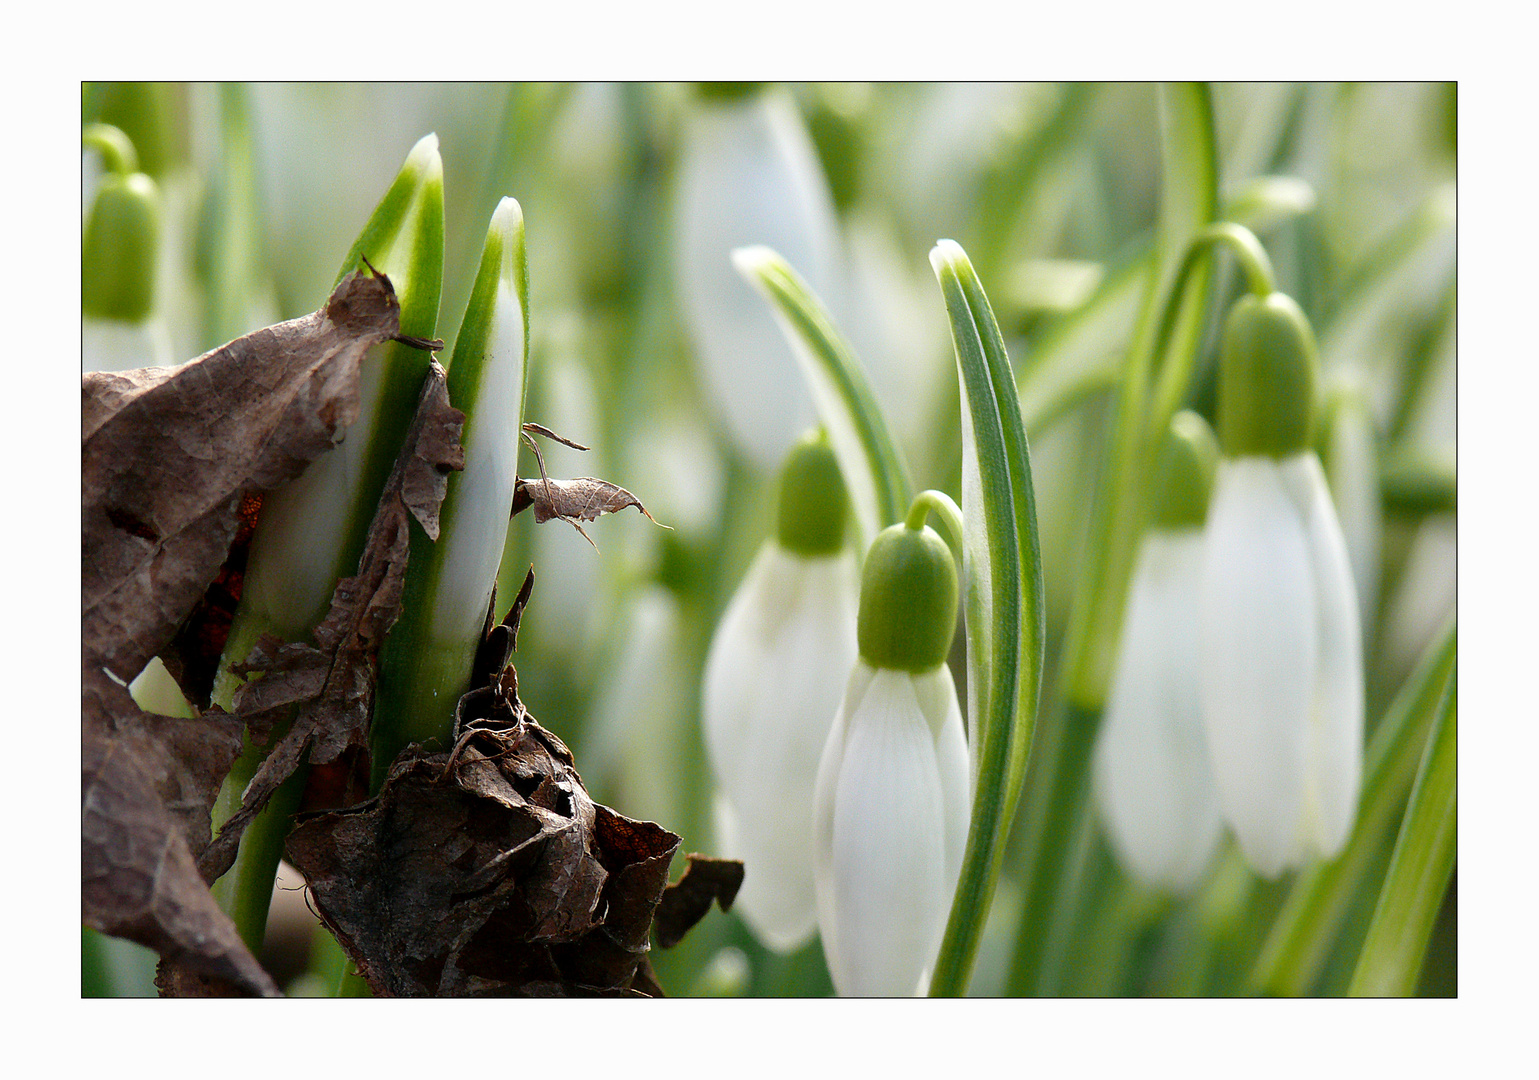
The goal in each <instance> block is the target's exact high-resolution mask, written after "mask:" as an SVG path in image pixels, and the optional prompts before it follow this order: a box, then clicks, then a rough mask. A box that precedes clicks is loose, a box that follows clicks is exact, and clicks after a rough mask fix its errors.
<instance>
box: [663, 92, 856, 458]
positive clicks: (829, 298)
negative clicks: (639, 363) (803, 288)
mask: <svg viewBox="0 0 1539 1080" xmlns="http://www.w3.org/2000/svg"><path fill="white" fill-rule="evenodd" d="M714 93H715V95H716V97H715V99H714V100H705V101H701V102H699V103H698V105H697V107H696V108H695V109H694V110H693V111H692V112H691V114H690V116H689V119H688V122H687V124H686V127H685V131H684V136H683V156H682V160H681V162H680V164H679V179H678V196H677V200H678V201H677V206H676V208H675V215H674V217H675V222H676V229H677V232H676V235H675V241H674V257H675V267H676V272H677V276H678V291H679V301H680V304H681V305H682V307H683V311H684V316H685V322H686V325H687V327H688V329H689V334H690V337H691V338H692V339H693V342H694V346H695V356H696V359H697V361H698V364H699V371H700V377H701V381H702V383H703V385H704V387H705V389H706V391H707V396H708V399H709V400H710V401H712V402H713V403H714V405H715V409H716V412H717V414H718V416H719V417H720V419H721V420H722V422H723V424H724V425H725V427H726V430H727V433H728V434H729V435H730V436H731V437H732V440H733V442H734V443H735V444H736V445H737V446H738V447H739V448H740V449H741V450H742V451H743V452H744V453H746V454H748V455H749V457H750V458H752V459H753V460H754V461H756V462H757V463H758V464H759V465H760V467H762V468H765V469H768V468H772V467H773V466H774V465H775V464H776V463H777V462H778V461H779V460H780V459H781V457H782V456H783V455H784V454H785V452H786V450H787V449H788V448H789V447H790V446H791V444H792V443H793V442H795V440H796V437H797V435H798V434H799V433H800V432H801V431H802V430H803V429H805V428H806V427H807V425H808V424H809V423H810V422H811V421H812V403H811V398H810V397H809V396H808V393H807V389H806V387H805V386H804V385H803V383H802V380H801V378H800V377H799V375H798V374H797V367H796V362H795V359H794V358H793V357H792V355H791V351H790V346H789V345H787V344H786V341H785V338H784V336H783V335H782V333H781V331H780V328H779V327H778V326H777V325H776V323H775V318H774V315H773V314H772V313H771V311H770V309H769V307H768V306H767V305H765V303H764V302H763V301H762V300H761V299H760V298H759V297H758V296H756V295H755V294H754V291H753V289H752V287H751V286H749V285H748V283H747V282H745V281H744V280H743V279H742V278H741V276H739V274H738V273H737V271H736V270H735V269H734V268H733V265H732V259H731V253H732V250H733V249H734V248H738V247H742V246H744V245H747V244H767V245H769V246H770V247H772V248H774V249H775V250H776V251H778V252H780V253H781V254H782V255H784V256H785V258H786V261H787V262H789V263H790V264H791V265H792V266H794V267H796V269H797V271H798V272H799V273H801V275H802V276H803V277H805V278H806V280H807V283H808V284H809V285H810V286H811V287H812V289H813V290H814V291H815V292H816V293H817V294H818V295H819V296H820V297H822V298H823V300H824V301H825V302H826V303H827V304H828V305H829V306H830V309H831V310H832V311H833V312H834V313H835V314H836V315H837V314H839V313H840V312H841V311H842V310H843V283H842V280H841V277H840V275H841V274H842V269H841V263H840V256H839V249H838V232H837V227H836V224H835V219H834V210H833V199H832V196H831V195H830V194H829V191H828V183H827V181H826V180H825V179H824V177H823V173H822V170H821V167H820V166H819V164H818V160H817V156H816V154H815V153H814V151H813V147H812V141H811V139H810V138H809V137H808V135H807V131H806V128H805V127H804V126H803V124H802V121H801V117H800V115H799V114H798V113H797V111H796V106H795V105H794V104H793V102H792V101H791V99H790V97H789V96H788V94H787V93H786V92H785V91H784V90H780V89H770V90H764V91H759V90H754V91H752V92H750V93H749V94H748V95H747V96H737V97H732V98H730V99H725V100H723V99H722V98H721V96H720V95H721V93H722V92H721V91H720V90H717V91H715V92H714Z"/></svg>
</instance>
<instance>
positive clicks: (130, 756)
mask: <svg viewBox="0 0 1539 1080" xmlns="http://www.w3.org/2000/svg"><path fill="white" fill-rule="evenodd" d="M83 681H84V685H83V687H82V694H81V699H82V717H81V721H82V731H81V761H80V767H81V776H80V781H81V784H80V786H81V813H80V817H81V821H80V906H81V920H82V921H83V922H84V923H85V925H87V926H90V927H93V928H94V929H97V930H100V931H101V932H103V933H106V934H112V935H115V936H117V937H124V938H128V939H129V940H131V941H137V942H139V943H140V944H142V945H146V946H148V947H150V948H152V949H155V950H156V951H157V952H159V953H160V954H161V956H162V957H164V958H166V959H167V960H170V961H173V962H175V963H176V964H178V965H179V966H180V967H182V968H183V969H185V970H187V971H190V972H195V973H197V974H198V975H199V976H203V977H206V978H208V979H211V980H214V981H216V982H218V983H221V984H226V985H228V986H229V987H232V988H234V989H235V990H237V991H240V992H244V993H247V994H259V995H276V994H277V993H278V988H277V986H276V985H274V983H273V981H272V979H271V978H270V977H269V976H268V975H267V973H266V972H265V971H263V970H262V967H261V965H260V964H258V963H257V960H256V958H255V957H254V956H252V955H251V952H250V951H249V950H248V949H247V948H246V946H245V944H244V943H243V942H242V941H241V939H240V935H239V934H238V933H237V932H236V929H235V924H234V923H233V922H232V921H231V920H230V917H229V916H228V915H226V914H225V913H224V912H223V911H221V910H220V909H219V906H218V905H217V904H216V903H215V902H214V898H213V897H212V896H211V895H210V894H209V891H208V886H207V885H206V884H205V882H204V880H203V878H202V876H201V875H200V874H199V873H198V868H197V864H196V862H195V861H194V855H195V853H196V852H197V851H198V850H200V849H201V848H202V847H203V845H204V844H206V843H207V842H208V831H209V825H208V822H209V807H210V806H211V805H212V803H213V799H214V796H215V794H216V793H217V792H218V789H219V784H220V782H221V781H222V780H223V778H224V776H225V774H226V773H228V772H229V771H230V765H231V763H233V762H234V760H235V757H236V755H237V754H239V753H240V748H241V729H240V724H239V722H238V721H236V720H235V719H233V718H232V717H227V716H224V715H223V714H222V713H219V712H218V711H217V710H214V711H213V712H211V713H209V714H207V715H205V716H203V717H200V718H198V719H195V720H184V719H176V718H172V717H166V716H155V715H151V714H148V713H144V712H142V711H140V709H139V708H138V706H136V705H135V704H134V701H133V698H132V697H130V696H129V693H128V690H127V689H126V688H125V687H123V686H122V685H120V684H119V683H117V682H116V681H114V680H113V679H111V678H110V677H108V676H107V675H106V674H105V673H103V672H102V671H101V670H99V669H98V670H97V671H95V672H91V671H87V672H85V673H84V680H83Z"/></svg>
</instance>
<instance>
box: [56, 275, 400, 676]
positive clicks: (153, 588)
mask: <svg viewBox="0 0 1539 1080" xmlns="http://www.w3.org/2000/svg"><path fill="white" fill-rule="evenodd" d="M399 316H400V306H399V304H398V303H397V301H396V297H395V292H394V290H393V289H392V288H391V286H390V282H389V280H388V279H386V278H384V277H382V276H372V275H366V274H353V275H350V276H349V277H347V278H345V279H344V280H343V281H342V282H341V284H339V285H338V286H337V288H336V290H335V291H334V292H333V293H332V295H331V297H330V299H328V300H327V302H326V305H325V306H324V307H322V308H321V310H319V311H317V312H315V313H314V314H312V315H307V316H305V317H303V318H300V319H294V320H291V321H289V322H286V323H280V324H278V325H277V326H271V327H267V328H266V329H263V330H258V331H256V332H254V333H251V334H248V335H246V336H245V337H242V338H238V339H236V340H235V341H232V342H230V343H229V344H228V345H224V346H222V347H220V348H218V349H215V350H213V351H212V352H209V353H206V354H205V355H203V356H201V357H199V358H198V359H196V360H193V361H191V362H189V363H187V364H183V365H181V366H180V367H175V368H142V369H139V370H136V371H127V372H118V373H113V372H91V373H88V374H86V375H84V376H82V378H81V583H80V584H81V588H80V599H81V647H82V656H83V661H84V667H85V668H86V669H87V670H91V671H95V670H97V669H99V668H101V667H106V668H107V669H108V670H109V671H111V672H112V673H113V674H114V675H116V676H117V677H118V678H120V679H124V680H127V679H132V678H133V677H134V676H136V675H138V674H139V672H140V671H141V670H142V669H143V668H144V665H145V664H146V663H148V662H149V660H150V658H151V657H153V656H155V655H156V654H157V653H159V652H160V651H161V650H162V649H163V648H164V647H165V646H166V644H167V643H168V642H169V641H171V639H172V637H173V635H174V634H175V633H176V631H177V628H178V627H179V626H181V625H182V623H183V621H184V620H185V619H186V617H187V615H188V613H189V612H191V611H192V609H193V607H194V605H196V604H197V603H198V602H199V600H200V599H201V598H202V597H203V595H204V593H205V591H206V590H207V588H208V585H209V583H210V582H211V581H212V580H213V579H214V577H215V575H216V574H217V573H218V572H219V568H220V566H221V565H222V564H223V563H224V561H225V556H226V553H227V552H228V551H229V548H230V543H231V540H232V538H233V537H234V535H235V531H236V528H237V525H238V524H239V520H240V518H239V511H240V506H241V500H242V497H243V496H244V495H245V494H247V493H248V492H251V491H259V490H265V489H269V488H273V487H276V486H277V485H279V484H281V483H283V482H284V481H286V480H289V479H291V478H293V477H295V476H297V475H299V473H300V472H301V471H303V469H304V467H305V465H306V464H307V463H309V462H310V461H311V460H312V459H314V458H316V457H317V456H319V455H320V454H322V453H324V452H325V451H327V450H329V449H330V448H331V447H332V445H333V444H334V443H335V441H336V439H337V437H338V435H339V433H340V431H341V429H342V428H344V427H345V426H346V425H347V424H349V423H351V422H352V420H353V419H354V418H355V417H356V416H357V414H358V408H359V402H358V366H359V362H360V360H361V359H362V357H363V356H364V354H365V353H366V352H367V351H368V349H369V348H370V346H372V345H375V344H377V343H379V342H382V341H386V340H388V339H391V338H394V337H395V336H396V335H397V334H398V332H399Z"/></svg>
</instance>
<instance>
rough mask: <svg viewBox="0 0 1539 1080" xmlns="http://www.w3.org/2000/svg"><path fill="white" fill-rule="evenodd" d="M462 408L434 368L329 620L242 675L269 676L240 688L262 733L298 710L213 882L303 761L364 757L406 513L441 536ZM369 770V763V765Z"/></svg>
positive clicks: (244, 713) (394, 609)
mask: <svg viewBox="0 0 1539 1080" xmlns="http://www.w3.org/2000/svg"><path fill="white" fill-rule="evenodd" d="M464 421H465V414H464V413H462V412H460V411H459V410H458V409H455V408H453V407H451V406H450V404H449V392H448V387H447V383H446V377H445V374H444V369H443V368H442V367H440V366H439V364H438V362H437V361H433V362H432V363H431V364H430V365H429V369H428V375H427V378H426V379H425V380H424V381H423V384H422V394H421V397H420V399H419V400H418V404H417V414H416V416H415V418H414V419H413V420H412V426H411V428H410V429H409V430H408V431H407V433H406V439H405V442H404V443H403V444H402V447H401V453H400V455H399V456H398V457H397V458H396V463H395V467H394V469H393V470H392V471H391V474H390V478H389V479H388V480H387V481H386V482H385V489H384V491H383V492H382V493H381V495H380V500H379V507H378V509H377V510H376V511H375V513H374V520H373V522H372V523H370V525H369V535H368V540H367V542H366V544H365V547H364V553H363V557H362V558H361V559H360V560H359V563H358V573H357V574H355V575H354V576H353V577H349V578H344V579H343V580H341V581H339V582H338V583H337V587H336V591H335V592H334V593H333V594H332V600H331V608H330V610H329V611H328V612H327V614H326V618H325V619H324V620H323V621H322V622H321V624H320V625H319V626H317V627H316V628H315V631H314V633H313V634H312V635H311V636H312V639H313V640H314V644H313V645H309V644H304V643H284V642H282V641H280V640H278V639H277V638H275V637H272V636H271V635H263V636H262V637H261V638H260V639H258V641H257V644H256V645H255V647H253V649H252V651H251V653H250V654H249V655H248V656H247V658H246V660H245V662H244V663H241V664H237V665H235V666H234V667H233V668H232V669H231V670H233V671H235V672H236V673H237V674H241V675H244V674H248V673H251V672H254V671H261V672H265V675H264V676H263V677H262V678H261V679H257V680H254V681H252V682H249V683H247V684H246V685H245V686H243V687H241V689H240V690H238V691H237V692H236V695H235V700H234V703H233V706H234V710H235V716H236V717H237V718H238V719H239V720H240V721H242V722H243V723H245V724H247V725H248V726H249V727H250V729H251V730H252V731H253V732H254V733H255V734H256V736H257V737H264V735H265V733H267V732H270V731H271V727H272V725H273V724H274V723H275V722H277V721H278V720H280V719H286V718H289V717H291V716H292V723H291V724H290V726H289V729H288V731H287V733H286V734H284V736H283V737H282V738H281V739H279V740H278V743H277V745H276V746H274V747H273V749H272V751H271V752H270V753H269V754H268V755H267V757H266V759H265V760H264V761H263V762H262V764H261V766H260V767H259V768H258V769H257V771H256V773H255V775H253V776H252V778H251V782H250V783H249V784H248V785H247V786H246V791H245V793H244V795H243V796H242V799H241V806H240V809H239V810H237V811H236V812H235V813H234V814H233V815H232V816H231V817H230V819H229V820H228V821H227V822H225V825H224V828H222V829H221V830H220V832H219V836H218V837H217V838H215V840H214V842H213V843H211V844H210V845H209V846H208V847H207V849H206V850H205V851H204V852H203V854H202V856H201V857H200V858H199V860H198V867H199V869H200V870H201V871H202V872H203V876H204V877H205V878H206V879H207V880H209V881H213V880H214V879H216V878H217V877H219V876H220V875H221V874H223V873H224V872H225V871H226V870H228V869H229V868H230V865H231V863H232V862H233V861H234V859H235V853H236V850H237V847H238V846H239V842H240V837H241V834H242V833H243V832H244V831H245V828H246V825H247V824H248V823H249V822H250V821H251V819H252V818H253V817H255V816H256V815H257V814H258V813H260V812H261V809H262V807H264V806H266V805H267V801H268V800H269V799H270V798H271V797H272V794H273V792H274V791H276V790H277V789H278V785H280V784H282V783H283V781H284V780H286V779H288V777H289V776H291V775H292V774H293V772H294V770H295V769H297V768H298V767H299V764H300V762H301V761H302V760H304V759H305V754H306V750H307V749H308V752H309V761H310V763H311V764H313V765H325V764H327V763H330V762H335V761H338V760H341V759H343V758H344V756H347V757H348V758H349V759H352V760H357V761H358V762H360V763H361V762H362V761H363V755H365V754H366V753H367V751H368V745H369V720H370V717H371V716H372V713H373V708H374V692H375V687H376V685H377V682H378V674H379V650H380V646H381V645H383V644H384V640H385V635H386V634H387V633H388V632H389V631H390V628H391V627H392V626H394V625H395V621H396V619H397V618H399V617H400V614H401V595H402V591H403V589H404V587H405V581H406V563H407V558H408V556H409V554H410V552H411V528H410V524H409V519H410V518H412V517H415V518H416V519H417V521H418V522H419V523H420V524H421V526H422V528H423V530H424V531H426V532H427V534H428V535H429V536H430V537H433V538H434V539H437V538H438V529H439V523H438V510H439V506H440V505H441V504H442V502H443V497H444V492H445V491H446V490H447V487H448V474H449V473H450V472H452V471H454V470H457V469H463V468H464V467H465V455H464V450H463V448H462V447H461V446H460V442H459V438H460V430H461V428H462V427H463V425H464ZM364 771H365V772H366V771H367V770H366V769H365V770H364Z"/></svg>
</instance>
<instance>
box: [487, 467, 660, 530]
mask: <svg viewBox="0 0 1539 1080" xmlns="http://www.w3.org/2000/svg"><path fill="white" fill-rule="evenodd" d="M531 506H532V507H534V520H535V521H536V522H546V521H549V520H551V519H552V518H560V519H561V520H562V521H565V522H567V523H568V524H570V525H571V526H572V528H574V529H576V530H577V531H578V532H580V533H582V536H583V539H584V540H587V541H588V543H590V544H591V543H593V538H592V537H590V536H589V535H588V534H587V532H586V531H585V530H584V529H583V527H582V525H581V524H579V523H580V522H583V521H593V520H595V519H596V518H597V517H598V516H599V515H600V514H616V513H619V512H620V511H621V510H624V509H625V508H626V507H630V506H634V507H635V508H636V509H637V510H640V511H641V512H642V513H643V514H645V515H646V517H647V520H648V521H651V522H653V523H654V524H658V521H657V519H656V518H654V517H653V516H652V515H651V514H650V513H647V508H646V507H645V506H642V505H641V500H640V499H638V498H636V496H634V495H632V494H631V493H630V492H629V491H626V490H625V489H624V488H623V487H620V486H619V485H618V484H611V483H610V482H609V481H608V480H599V479H597V478H596V477H592V476H579V477H576V478H575V479H572V480H552V479H549V478H547V477H541V478H540V479H538V480H525V479H523V478H522V477H520V478H519V479H518V481H517V482H516V483H515V484H514V485H513V510H512V513H513V514H515V515H516V514H519V513H522V512H523V511H525V510H527V509H529V507H531ZM667 527H668V526H666V525H664V526H663V528H665V529H666V528H667Z"/></svg>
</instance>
